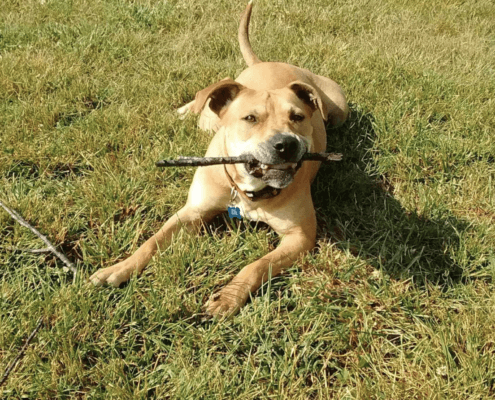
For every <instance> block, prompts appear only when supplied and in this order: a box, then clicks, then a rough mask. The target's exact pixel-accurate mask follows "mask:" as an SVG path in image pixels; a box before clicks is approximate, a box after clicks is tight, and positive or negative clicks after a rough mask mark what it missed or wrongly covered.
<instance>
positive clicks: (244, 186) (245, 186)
mask: <svg viewBox="0 0 495 400" xmlns="http://www.w3.org/2000/svg"><path fill="white" fill-rule="evenodd" d="M237 172H238V173H239V175H240V176H241V177H242V182H236V184H237V186H238V187H239V189H241V190H242V191H243V192H257V191H258V190H261V189H263V188H265V187H266V186H267V184H266V183H265V182H263V181H262V180H261V179H259V178H255V177H254V176H252V175H250V174H249V173H248V172H247V171H246V169H245V168H244V166H238V167H237Z"/></svg>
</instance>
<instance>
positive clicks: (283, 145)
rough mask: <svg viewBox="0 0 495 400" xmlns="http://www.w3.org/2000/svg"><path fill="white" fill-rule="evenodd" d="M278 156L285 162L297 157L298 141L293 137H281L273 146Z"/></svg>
mask: <svg viewBox="0 0 495 400" xmlns="http://www.w3.org/2000/svg"><path fill="white" fill-rule="evenodd" d="M273 147H274V148H275V151H276V152H277V154H278V156H279V157H280V158H282V159H283V160H285V161H291V158H294V157H296V156H297V150H298V148H299V141H298V140H297V139H296V138H295V137H293V136H289V135H287V136H282V137H279V138H278V140H277V141H276V142H275V143H274V144H273Z"/></svg>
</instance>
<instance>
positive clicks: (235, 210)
mask: <svg viewBox="0 0 495 400" xmlns="http://www.w3.org/2000/svg"><path fill="white" fill-rule="evenodd" d="M227 211H228V212H229V218H239V219H242V216H241V209H240V208H239V207H233V206H229V207H227Z"/></svg>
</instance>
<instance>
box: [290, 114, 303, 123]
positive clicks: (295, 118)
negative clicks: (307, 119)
mask: <svg viewBox="0 0 495 400" xmlns="http://www.w3.org/2000/svg"><path fill="white" fill-rule="evenodd" d="M303 119H304V115H301V114H291V115H290V120H291V121H293V122H301V121H302V120H303Z"/></svg>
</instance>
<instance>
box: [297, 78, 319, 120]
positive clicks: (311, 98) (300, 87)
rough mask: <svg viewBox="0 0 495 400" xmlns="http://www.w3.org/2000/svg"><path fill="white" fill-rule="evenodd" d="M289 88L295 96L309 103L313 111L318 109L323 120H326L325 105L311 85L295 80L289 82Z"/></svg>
mask: <svg viewBox="0 0 495 400" xmlns="http://www.w3.org/2000/svg"><path fill="white" fill-rule="evenodd" d="M289 89H291V90H292V91H293V92H294V93H295V94H296V96H297V97H299V98H300V99H301V100H302V101H304V102H305V103H306V104H307V105H309V106H310V107H311V109H312V110H313V111H316V110H317V109H319V110H320V112H321V116H322V117H323V119H324V120H325V121H326V120H327V116H328V110H327V107H326V106H325V103H324V102H323V101H322V100H321V96H320V94H319V93H318V91H317V90H316V89H315V88H314V87H313V86H311V85H308V84H307V83H304V82H301V81H295V82H292V83H290V84H289Z"/></svg>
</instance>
